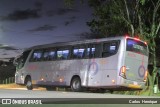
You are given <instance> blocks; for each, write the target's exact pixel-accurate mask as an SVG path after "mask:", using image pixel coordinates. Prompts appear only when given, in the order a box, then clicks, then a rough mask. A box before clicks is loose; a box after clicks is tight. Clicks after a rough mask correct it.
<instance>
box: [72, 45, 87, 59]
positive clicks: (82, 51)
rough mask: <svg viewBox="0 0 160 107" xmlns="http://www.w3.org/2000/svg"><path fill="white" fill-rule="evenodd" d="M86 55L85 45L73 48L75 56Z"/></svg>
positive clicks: (81, 56)
mask: <svg viewBox="0 0 160 107" xmlns="http://www.w3.org/2000/svg"><path fill="white" fill-rule="evenodd" d="M84 57H85V47H74V48H73V58H84Z"/></svg>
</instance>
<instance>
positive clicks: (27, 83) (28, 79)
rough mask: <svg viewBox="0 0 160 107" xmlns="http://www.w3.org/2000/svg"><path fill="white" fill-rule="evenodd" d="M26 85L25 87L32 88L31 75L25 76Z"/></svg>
mask: <svg viewBox="0 0 160 107" xmlns="http://www.w3.org/2000/svg"><path fill="white" fill-rule="evenodd" d="M26 87H27V89H28V90H32V89H33V86H32V81H31V77H27V78H26Z"/></svg>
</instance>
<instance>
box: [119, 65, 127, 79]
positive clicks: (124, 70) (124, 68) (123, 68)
mask: <svg viewBox="0 0 160 107" xmlns="http://www.w3.org/2000/svg"><path fill="white" fill-rule="evenodd" d="M119 75H120V76H121V77H123V78H126V66H122V67H121V69H120V73H119Z"/></svg>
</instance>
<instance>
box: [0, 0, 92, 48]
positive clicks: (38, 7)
mask: <svg viewBox="0 0 160 107" xmlns="http://www.w3.org/2000/svg"><path fill="white" fill-rule="evenodd" d="M75 1H76V2H75V5H74V6H73V8H72V9H69V8H67V7H66V6H65V5H64V0H0V44H5V45H10V46H15V47H18V48H26V47H30V46H33V45H38V44H46V43H53V42H64V41H71V40H77V39H80V35H82V34H84V33H86V32H90V28H89V27H88V26H87V25H86V22H87V21H90V19H91V18H92V10H91V8H90V7H88V5H87V3H84V4H81V2H80V0H75Z"/></svg>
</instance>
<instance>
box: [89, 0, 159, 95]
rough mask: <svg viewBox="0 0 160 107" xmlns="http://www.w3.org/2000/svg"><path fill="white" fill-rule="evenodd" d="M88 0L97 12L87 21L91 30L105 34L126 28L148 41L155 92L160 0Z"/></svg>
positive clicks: (126, 30) (151, 81)
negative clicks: (93, 17)
mask: <svg viewBox="0 0 160 107" xmlns="http://www.w3.org/2000/svg"><path fill="white" fill-rule="evenodd" d="M89 3H90V6H91V7H93V8H94V15H95V16H96V18H95V19H93V20H92V21H90V22H89V23H88V25H89V26H90V27H91V29H92V31H94V32H98V33H101V34H102V35H104V36H107V35H119V34H125V33H126V32H127V33H128V34H130V35H131V36H138V37H139V38H141V39H142V40H145V41H147V42H148V45H149V50H150V60H149V62H150V63H151V64H152V65H153V71H152V73H151V76H150V75H149V84H150V87H149V89H150V94H152V92H153V86H154V83H155V80H156V75H157V72H158V69H157V55H156V48H157V47H156V39H159V38H160V36H159V35H158V34H160V14H159V13H160V0H89Z"/></svg>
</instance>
